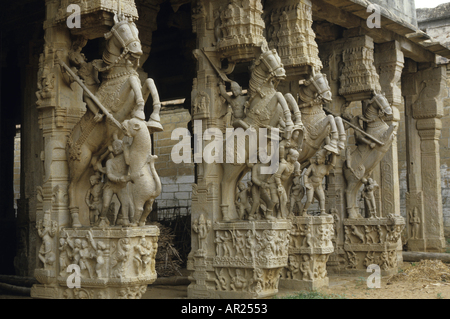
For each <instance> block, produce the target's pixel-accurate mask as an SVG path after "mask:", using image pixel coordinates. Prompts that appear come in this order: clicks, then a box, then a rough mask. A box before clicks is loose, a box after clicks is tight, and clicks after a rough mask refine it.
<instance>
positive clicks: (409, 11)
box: [370, 0, 417, 25]
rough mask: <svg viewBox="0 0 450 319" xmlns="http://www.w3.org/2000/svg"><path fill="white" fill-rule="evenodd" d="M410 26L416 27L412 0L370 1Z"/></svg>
mask: <svg viewBox="0 0 450 319" xmlns="http://www.w3.org/2000/svg"><path fill="white" fill-rule="evenodd" d="M370 2H372V3H376V4H378V5H380V6H382V7H383V8H385V9H387V10H389V11H391V12H392V13H393V14H395V15H396V16H398V17H399V18H401V19H403V20H405V21H406V22H408V23H411V24H412V25H417V18H416V4H415V1H414V0H371V1H370Z"/></svg>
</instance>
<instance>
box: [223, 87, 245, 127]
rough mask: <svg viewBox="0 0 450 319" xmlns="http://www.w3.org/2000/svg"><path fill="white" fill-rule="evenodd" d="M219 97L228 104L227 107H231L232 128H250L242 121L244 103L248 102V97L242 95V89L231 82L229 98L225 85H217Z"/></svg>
mask: <svg viewBox="0 0 450 319" xmlns="http://www.w3.org/2000/svg"><path fill="white" fill-rule="evenodd" d="M219 89H220V95H221V96H222V97H223V98H224V99H225V100H226V101H227V102H228V104H229V107H231V112H232V117H233V120H232V126H233V127H234V128H238V127H241V128H243V129H244V130H246V129H248V128H249V127H250V126H249V125H248V124H247V123H245V122H244V121H243V119H244V118H245V103H246V102H247V101H248V99H249V97H248V96H246V95H244V94H243V93H242V87H241V86H240V85H239V84H238V83H236V82H234V81H233V82H231V92H232V93H233V94H232V95H231V96H230V95H228V93H227V91H226V89H225V83H223V82H220V83H219ZM228 112H230V110H229V111H228Z"/></svg>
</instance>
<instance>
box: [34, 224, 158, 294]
mask: <svg viewBox="0 0 450 319" xmlns="http://www.w3.org/2000/svg"><path fill="white" fill-rule="evenodd" d="M158 236H159V229H158V227H156V226H143V227H135V228H131V227H130V228H121V227H109V228H79V229H62V230H61V231H60V236H59V245H58V249H57V251H58V252H57V253H55V256H57V258H55V262H54V267H48V266H47V268H50V269H36V270H35V277H36V279H37V280H38V281H39V282H40V284H37V285H34V286H33V288H32V289H31V296H32V297H33V298H43V299H136V298H141V297H142V295H143V294H144V293H145V291H146V290H147V286H148V285H149V284H151V283H152V282H154V281H155V280H156V276H157V275H156V271H155V255H156V251H157V248H158V244H157V241H158ZM77 276H79V279H80V281H79V285H77V281H76V279H75V277H77ZM72 287H73V288H72Z"/></svg>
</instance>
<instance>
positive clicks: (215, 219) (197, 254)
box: [188, 0, 291, 298]
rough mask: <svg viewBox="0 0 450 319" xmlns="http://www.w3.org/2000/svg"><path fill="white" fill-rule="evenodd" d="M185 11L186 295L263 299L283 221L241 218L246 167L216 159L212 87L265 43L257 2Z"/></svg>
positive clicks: (281, 245)
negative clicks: (190, 137) (188, 148)
mask: <svg viewBox="0 0 450 319" xmlns="http://www.w3.org/2000/svg"><path fill="white" fill-rule="evenodd" d="M192 12H193V15H192V22H193V31H194V32H195V33H196V34H197V49H196V50H194V55H195V57H196V58H197V61H198V63H197V77H196V78H195V79H194V80H193V89H192V108H191V114H192V118H193V127H194V130H193V131H194V143H195V145H194V161H195V163H196V165H197V176H196V183H195V184H193V187H192V190H193V194H192V250H191V252H190V254H189V256H188V269H189V270H191V271H192V274H191V276H190V281H191V284H190V285H189V287H188V297H189V298H265V297H270V296H273V295H275V294H276V292H277V291H278V283H279V277H280V273H281V270H282V269H283V267H285V266H287V261H288V244H289V241H288V231H289V229H290V228H291V223H290V221H289V220H287V219H286V218H284V219H278V218H276V219H271V220H269V219H254V220H249V219H248V218H241V217H242V216H240V212H239V209H237V208H236V201H237V194H236V191H237V187H238V183H239V182H240V181H241V180H242V178H243V177H244V176H245V175H246V173H248V172H249V171H250V168H249V167H248V166H247V165H246V164H245V162H244V163H243V162H240V163H239V162H238V157H236V158H234V159H233V160H232V161H233V163H235V164H232V163H227V162H226V161H225V160H224V159H225V157H226V155H230V154H229V153H230V152H231V155H233V154H234V153H235V148H234V147H233V148H232V149H231V151H230V150H229V149H225V147H223V142H224V141H225V139H226V135H225V134H224V133H225V129H226V128H227V127H228V128H229V127H230V126H229V124H230V123H229V121H228V122H227V115H226V114H227V111H228V110H229V108H228V106H227V103H225V98H224V97H223V95H222V96H221V89H220V86H219V84H220V83H221V82H224V85H225V82H229V81H228V78H227V76H230V77H231V75H230V74H231V73H232V72H233V70H234V66H235V65H236V64H238V63H248V62H251V61H253V60H254V59H255V58H257V57H259V56H260V55H261V46H262V43H263V42H264V41H265V38H264V37H263V29H264V21H263V20H262V17H261V15H262V13H263V11H262V3H261V1H260V0H251V1H239V0H238V1H201V2H197V3H196V4H194V6H193V10H192ZM270 52H271V51H270ZM221 59H226V60H227V61H228V67H225V68H222V65H221ZM239 84H240V85H241V86H247V83H239ZM227 85H229V84H227ZM222 93H223V92H222ZM229 115H231V114H229ZM264 138H265V137H264ZM237 143H239V141H238V142H237ZM237 145H239V146H238V147H240V148H243V147H245V146H243V145H240V144H237ZM251 155H255V154H251ZM245 187H247V185H245ZM246 191H247V190H245V191H244V192H246Z"/></svg>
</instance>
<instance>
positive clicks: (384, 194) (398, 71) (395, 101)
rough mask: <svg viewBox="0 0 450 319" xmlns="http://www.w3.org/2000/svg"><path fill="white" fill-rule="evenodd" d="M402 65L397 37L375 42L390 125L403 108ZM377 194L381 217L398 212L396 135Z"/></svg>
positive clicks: (399, 255) (399, 256) (382, 166)
mask: <svg viewBox="0 0 450 319" xmlns="http://www.w3.org/2000/svg"><path fill="white" fill-rule="evenodd" d="M403 66H404V56H403V52H402V51H401V49H400V45H399V43H398V42H397V41H392V42H386V43H383V44H379V45H376V46H375V67H376V68H377V71H378V74H379V76H380V85H381V90H382V91H383V92H384V94H385V95H386V98H387V100H388V101H389V103H390V104H391V108H392V112H393V117H392V120H391V121H387V124H388V125H390V124H392V123H393V122H399V121H400V112H399V109H400V110H401V109H402V108H403V104H402V96H401V89H400V86H399V85H400V84H401V83H400V81H401V75H402V70H403ZM380 175H381V176H380V183H381V185H380V189H381V194H380V197H381V198H382V199H383V200H382V202H381V203H382V204H381V209H380V211H381V212H382V214H383V215H382V217H386V216H388V215H395V216H400V185H399V176H398V151H397V137H395V138H394V141H393V142H392V145H391V148H390V149H389V150H388V151H387V152H386V154H385V155H384V157H383V159H382V160H381V162H380ZM402 261H403V257H402V243H401V240H399V242H398V251H397V262H398V263H399V264H401V262H402Z"/></svg>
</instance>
